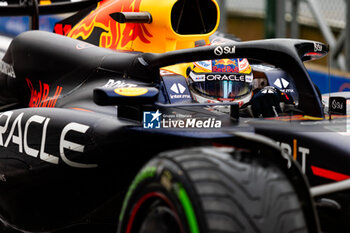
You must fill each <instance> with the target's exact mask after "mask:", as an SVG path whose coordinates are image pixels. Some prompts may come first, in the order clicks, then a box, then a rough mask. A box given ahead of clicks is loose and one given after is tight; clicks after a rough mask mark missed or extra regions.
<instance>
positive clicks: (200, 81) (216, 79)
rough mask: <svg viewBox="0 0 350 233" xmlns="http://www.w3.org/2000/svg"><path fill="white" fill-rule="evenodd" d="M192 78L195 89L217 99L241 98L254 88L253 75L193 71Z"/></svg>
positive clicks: (201, 93) (191, 82) (192, 86)
mask: <svg viewBox="0 0 350 233" xmlns="http://www.w3.org/2000/svg"><path fill="white" fill-rule="evenodd" d="M190 79H191V81H190V86H191V88H192V89H193V91H195V92H197V93H198V94H200V95H204V96H207V97H210V98H215V99H220V98H223V99H240V98H243V97H245V96H246V95H248V94H250V93H251V89H252V85H251V83H252V75H245V74H230V75H227V74H226V75H225V74H217V73H216V74H212V73H209V74H202V73H201V74H197V73H195V72H191V74H190Z"/></svg>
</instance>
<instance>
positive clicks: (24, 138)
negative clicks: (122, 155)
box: [0, 111, 98, 168]
mask: <svg viewBox="0 0 350 233" xmlns="http://www.w3.org/2000/svg"><path fill="white" fill-rule="evenodd" d="M12 115H13V112H12V111H8V112H4V113H1V114H0V120H4V121H2V122H4V123H0V147H5V148H7V147H8V146H9V144H10V142H12V143H13V144H16V145H18V151H19V152H20V153H24V154H26V155H28V156H31V157H34V158H38V159H40V160H43V161H45V162H48V163H52V164H58V163H59V161H60V159H62V161H63V162H64V163H65V164H67V165H68V166H71V167H77V168H94V167H97V166H98V165H97V164H86V163H78V162H74V161H71V160H70V159H68V158H67V155H66V153H65V150H70V151H75V152H79V153H83V152H84V149H85V145H82V144H78V143H75V142H72V141H69V140H68V139H67V138H66V136H67V135H68V134H69V133H70V132H73V131H74V132H77V133H81V134H85V133H86V132H87V130H88V129H89V128H90V127H89V126H87V125H84V124H79V123H76V122H71V123H68V124H67V125H66V126H65V127H64V128H63V130H62V132H61V135H60V141H59V145H58V146H59V155H58V156H55V155H52V154H49V153H48V152H46V151H45V146H46V139H47V128H48V126H49V123H50V120H51V119H50V118H48V117H43V116H39V115H33V116H31V117H30V118H29V119H28V120H27V121H26V122H25V124H24V131H23V133H22V118H23V115H24V113H23V112H22V113H20V114H19V115H18V116H17V117H16V118H15V119H14V120H13V122H12V125H11V124H10V120H11V117H12ZM34 124H37V125H42V132H41V135H36V136H38V137H39V138H40V137H41V140H40V149H39V150H37V149H34V148H32V147H31V146H30V144H29V143H28V137H30V136H29V135H33V134H31V128H32V127H31V126H33V125H34ZM8 129H10V132H9V133H8V135H7V136H6V135H5V133H6V132H7V131H8ZM5 137H6V140H5ZM4 142H5V143H4Z"/></svg>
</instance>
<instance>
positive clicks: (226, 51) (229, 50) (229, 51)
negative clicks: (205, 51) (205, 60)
mask: <svg viewBox="0 0 350 233" xmlns="http://www.w3.org/2000/svg"><path fill="white" fill-rule="evenodd" d="M235 53H236V46H232V47H229V46H224V47H222V46H220V45H219V46H217V47H216V48H215V49H214V54H215V55H216V56H221V55H223V54H235Z"/></svg>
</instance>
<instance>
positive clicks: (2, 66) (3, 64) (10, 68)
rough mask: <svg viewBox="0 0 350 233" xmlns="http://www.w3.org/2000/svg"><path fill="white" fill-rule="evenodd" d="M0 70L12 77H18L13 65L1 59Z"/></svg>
mask: <svg viewBox="0 0 350 233" xmlns="http://www.w3.org/2000/svg"><path fill="white" fill-rule="evenodd" d="M0 72H1V73H3V74H6V75H7V76H9V77H11V78H16V75H15V71H14V69H13V66H11V65H9V64H7V63H6V62H4V61H2V60H1V61H0Z"/></svg>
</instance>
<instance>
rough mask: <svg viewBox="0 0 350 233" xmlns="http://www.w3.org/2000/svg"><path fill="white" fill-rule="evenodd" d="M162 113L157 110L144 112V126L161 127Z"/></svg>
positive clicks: (150, 127)
mask: <svg viewBox="0 0 350 233" xmlns="http://www.w3.org/2000/svg"><path fill="white" fill-rule="evenodd" d="M161 116H162V114H161V113H160V112H159V110H157V111H156V112H143V128H145V129H159V128H160V126H161V124H160V122H161Z"/></svg>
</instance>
